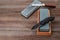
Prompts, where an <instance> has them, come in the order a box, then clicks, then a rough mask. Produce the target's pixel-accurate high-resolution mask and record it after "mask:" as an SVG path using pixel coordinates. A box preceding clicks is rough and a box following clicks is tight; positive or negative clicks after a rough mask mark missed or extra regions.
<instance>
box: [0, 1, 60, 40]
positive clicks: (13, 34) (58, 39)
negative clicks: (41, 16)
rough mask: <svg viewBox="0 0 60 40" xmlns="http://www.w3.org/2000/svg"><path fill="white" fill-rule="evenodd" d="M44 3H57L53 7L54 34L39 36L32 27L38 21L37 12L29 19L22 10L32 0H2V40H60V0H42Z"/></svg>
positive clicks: (0, 4) (0, 16)
mask: <svg viewBox="0 0 60 40" xmlns="http://www.w3.org/2000/svg"><path fill="white" fill-rule="evenodd" d="M41 1H42V2H44V3H51V4H53V3H54V4H57V5H56V8H55V9H51V15H52V16H55V20H54V22H52V35H51V36H50V37H47V36H37V35H36V31H32V30H31V28H32V26H33V25H34V24H36V23H37V21H36V19H37V13H34V14H33V15H32V16H31V17H30V18H29V19H25V18H24V17H23V16H21V15H20V12H21V11H22V10H23V9H24V8H25V7H26V6H27V5H29V4H30V3H31V2H32V0H0V40H60V0H41Z"/></svg>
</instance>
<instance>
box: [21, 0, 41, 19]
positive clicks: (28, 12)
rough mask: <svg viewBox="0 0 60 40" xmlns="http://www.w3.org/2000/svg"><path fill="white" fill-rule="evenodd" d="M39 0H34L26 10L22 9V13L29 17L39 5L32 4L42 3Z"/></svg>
mask: <svg viewBox="0 0 60 40" xmlns="http://www.w3.org/2000/svg"><path fill="white" fill-rule="evenodd" d="M40 3H41V2H40V1H39V0H34V1H33V2H32V3H31V4H30V5H28V6H27V7H26V8H25V9H24V10H22V11H21V15H23V16H24V17H26V18H28V17H29V16H30V15H31V14H32V13H34V12H35V11H36V10H37V9H38V8H39V6H32V4H40Z"/></svg>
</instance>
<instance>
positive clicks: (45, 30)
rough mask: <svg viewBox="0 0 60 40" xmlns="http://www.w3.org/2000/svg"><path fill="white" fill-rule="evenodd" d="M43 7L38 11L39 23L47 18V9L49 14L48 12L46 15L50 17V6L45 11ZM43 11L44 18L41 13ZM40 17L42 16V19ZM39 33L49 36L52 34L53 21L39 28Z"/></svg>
mask: <svg viewBox="0 0 60 40" xmlns="http://www.w3.org/2000/svg"><path fill="white" fill-rule="evenodd" d="M43 9H44V8H40V9H39V10H38V11H37V23H39V22H40V21H41V20H43V19H44V18H45V17H44V16H46V14H45V12H46V11H47V10H48V14H47V16H46V17H50V10H49V9H48V8H45V9H44V10H46V11H44V10H43ZM41 12H42V13H43V17H44V18H43V17H42V14H40V13H41ZM40 15H41V16H40ZM40 17H41V18H42V19H41V20H40ZM46 27H48V28H46ZM37 35H47V36H50V35H51V23H48V24H46V25H45V26H44V28H43V27H42V28H38V29H37Z"/></svg>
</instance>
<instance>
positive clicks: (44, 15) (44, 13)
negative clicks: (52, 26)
mask: <svg viewBox="0 0 60 40" xmlns="http://www.w3.org/2000/svg"><path fill="white" fill-rule="evenodd" d="M48 10H49V9H48V8H40V21H42V20H43V19H45V18H47V17H49V16H48ZM40 31H49V23H48V24H46V25H44V26H43V27H41V28H40Z"/></svg>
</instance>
